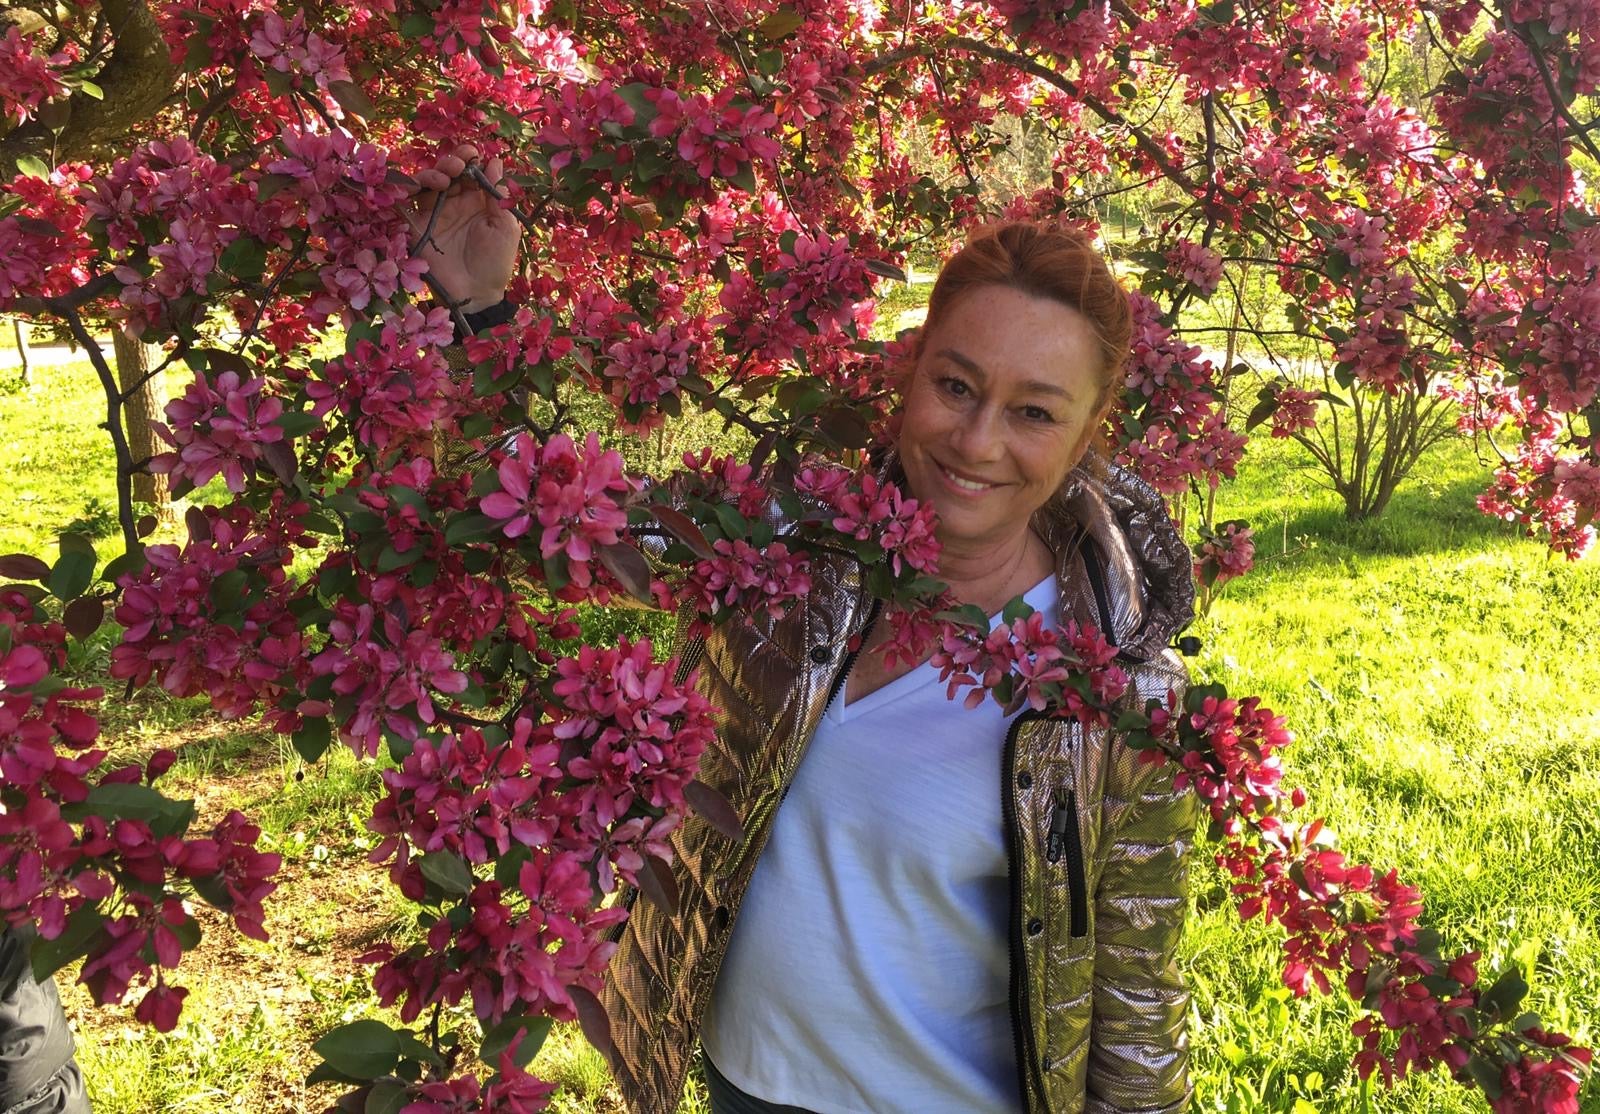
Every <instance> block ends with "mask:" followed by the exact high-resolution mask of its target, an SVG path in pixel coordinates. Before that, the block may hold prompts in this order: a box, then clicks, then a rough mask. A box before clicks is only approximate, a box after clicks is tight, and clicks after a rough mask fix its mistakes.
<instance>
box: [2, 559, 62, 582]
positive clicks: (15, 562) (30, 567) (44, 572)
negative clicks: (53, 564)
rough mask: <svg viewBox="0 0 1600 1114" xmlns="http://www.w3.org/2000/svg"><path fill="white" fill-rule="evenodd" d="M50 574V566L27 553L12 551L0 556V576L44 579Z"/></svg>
mask: <svg viewBox="0 0 1600 1114" xmlns="http://www.w3.org/2000/svg"><path fill="white" fill-rule="evenodd" d="M49 575H50V566H49V565H47V564H45V563H44V562H43V561H41V560H39V558H37V557H30V556H28V554H26V553H12V554H8V555H7V556H5V557H0V576H8V577H10V578H11V579H13V580H43V579H44V578H45V577H47V576H49Z"/></svg>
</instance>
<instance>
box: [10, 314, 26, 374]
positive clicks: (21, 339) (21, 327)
mask: <svg viewBox="0 0 1600 1114" xmlns="http://www.w3.org/2000/svg"><path fill="white" fill-rule="evenodd" d="M11 327H12V329H14V330H15V331H16V335H17V360H18V362H20V363H21V365H22V385H23V386H24V387H26V386H27V385H28V375H29V374H30V372H31V369H30V368H29V366H28V325H27V323H26V322H25V321H23V320H22V318H20V317H13V318H12V319H11Z"/></svg>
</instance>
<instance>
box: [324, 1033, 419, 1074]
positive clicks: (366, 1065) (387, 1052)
mask: <svg viewBox="0 0 1600 1114" xmlns="http://www.w3.org/2000/svg"><path fill="white" fill-rule="evenodd" d="M311 1050H312V1051H313V1052H315V1053H317V1054H318V1055H319V1056H321V1057H322V1058H323V1059H324V1060H326V1061H327V1062H328V1066H329V1067H331V1068H333V1069H334V1070H335V1071H337V1072H339V1073H341V1074H342V1075H347V1076H349V1077H351V1078H352V1079H359V1080H368V1079H376V1078H378V1076H380V1075H385V1074H387V1073H389V1072H390V1071H393V1070H394V1066H395V1064H397V1063H398V1062H399V1060H400V1038H399V1037H398V1036H397V1035H396V1034H395V1031H394V1030H393V1029H391V1028H389V1026H387V1025H385V1024H384V1023H383V1022H381V1021H372V1020H365V1021H352V1022H350V1024H348V1025H341V1026H339V1027H338V1028H337V1029H334V1030H332V1031H330V1032H328V1033H325V1034H323V1036H322V1038H321V1039H320V1040H318V1041H317V1042H316V1043H315V1044H313V1045H312V1046H311Z"/></svg>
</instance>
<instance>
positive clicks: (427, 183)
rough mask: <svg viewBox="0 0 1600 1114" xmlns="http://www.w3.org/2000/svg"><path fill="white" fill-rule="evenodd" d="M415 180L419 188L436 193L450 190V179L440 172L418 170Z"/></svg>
mask: <svg viewBox="0 0 1600 1114" xmlns="http://www.w3.org/2000/svg"><path fill="white" fill-rule="evenodd" d="M416 178H417V184H418V185H419V186H421V187H422V188H423V189H427V190H433V191H434V192H436V193H438V192H442V191H444V190H447V189H449V188H450V178H449V177H448V176H447V175H446V174H445V173H444V172H443V171H442V170H419V171H417V174H416Z"/></svg>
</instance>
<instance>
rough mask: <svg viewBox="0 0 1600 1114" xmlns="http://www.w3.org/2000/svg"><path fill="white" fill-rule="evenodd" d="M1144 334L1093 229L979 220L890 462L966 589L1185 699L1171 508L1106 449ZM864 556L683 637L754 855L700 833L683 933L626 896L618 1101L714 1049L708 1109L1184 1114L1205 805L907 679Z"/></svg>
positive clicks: (1184, 606)
mask: <svg viewBox="0 0 1600 1114" xmlns="http://www.w3.org/2000/svg"><path fill="white" fill-rule="evenodd" d="M1129 330H1130V322H1129V312H1128V306H1127V299H1126V295H1125V294H1124V292H1123V291H1122V290H1121V289H1120V288H1119V287H1118V286H1117V284H1116V282H1115V280H1114V278H1113V277H1112V276H1111V274H1110V272H1109V270H1108V269H1107V268H1106V265H1105V262H1104V260H1103V259H1102V258H1101V257H1100V256H1099V254H1098V253H1097V252H1095V251H1094V249H1093V248H1092V247H1091V246H1090V245H1089V244H1088V243H1087V242H1086V241H1085V240H1084V239H1083V238H1081V237H1080V236H1078V235H1076V234H1071V233H1066V232H1062V231H1059V230H1052V229H1048V228H1044V227H1040V226H1036V225H1031V224H1010V225H1004V226H1001V227H999V228H996V229H990V230H987V231H986V232H984V233H981V234H979V235H978V236H977V237H976V238H974V239H973V240H972V241H971V242H970V243H969V244H968V245H967V247H966V248H964V249H963V250H962V251H961V252H960V253H958V254H957V255H956V256H955V258H953V259H952V260H951V261H950V262H949V263H948V264H947V265H946V267H945V268H944V270H943V272H941V274H940V276H939V279H938V281H937V283H936V284H935V287H934V293H933V296H932V299H931V300H930V303H929V309H928V318H927V322H926V324H925V325H924V327H923V330H922V336H921V340H920V343H919V345H918V348H917V351H916V353H915V357H914V360H913V367H912V368H911V370H910V372H909V374H908V378H907V380H906V382H905V384H904V389H903V399H902V401H901V405H900V411H899V432H898V438H897V444H896V446H895V458H894V459H892V460H891V461H890V463H889V464H888V466H887V468H888V470H889V471H890V473H891V474H893V475H895V476H896V478H898V479H901V480H902V481H903V482H904V483H905V484H906V486H907V487H908V488H909V490H910V493H911V494H912V495H914V496H916V497H917V498H918V499H920V500H927V501H929V502H931V503H932V504H933V505H934V507H935V509H936V510H937V511H938V515H939V538H940V541H941V543H942V544H943V555H942V557H941V560H940V567H939V575H940V577H941V579H943V580H944V581H945V582H946V583H948V584H949V585H950V587H951V589H952V590H953V592H954V593H955V595H956V596H957V597H958V598H959V599H961V600H962V601H963V602H967V603H976V604H979V605H980V606H982V607H984V608H985V609H986V610H987V611H989V612H990V613H991V614H993V613H995V612H998V611H999V610H1000V608H1001V607H1002V606H1003V604H1004V603H1005V602H1006V601H1007V600H1009V599H1011V598H1012V597H1014V596H1018V595H1025V596H1026V598H1027V599H1028V601H1029V602H1030V603H1032V604H1034V605H1035V607H1036V608H1038V609H1039V610H1044V611H1046V612H1047V613H1050V614H1054V615H1055V616H1056V618H1057V621H1058V622H1064V621H1066V620H1068V619H1076V620H1078V621H1079V622H1085V623H1092V624H1094V625H1095V626H1097V627H1099V628H1101V629H1102V630H1103V631H1105V632H1106V633H1107V634H1109V635H1110V636H1111V637H1112V638H1113V639H1114V641H1115V642H1116V643H1117V645H1118V646H1119V647H1120V650H1121V663H1122V665H1123V667H1124V668H1125V669H1127V670H1128V671H1129V673H1130V674H1131V676H1132V678H1133V680H1134V686H1133V688H1134V692H1133V694H1131V695H1130V697H1129V699H1131V700H1140V701H1142V700H1143V699H1145V698H1147V697H1150V696H1165V695H1166V694H1167V692H1168V690H1169V689H1173V688H1179V689H1181V687H1182V685H1183V683H1184V672H1183V667H1182V666H1181V664H1179V662H1178V661H1177V659H1176V657H1175V656H1174V655H1173V654H1172V653H1171V652H1170V651H1168V650H1165V649H1164V648H1165V646H1166V645H1167V643H1168V642H1169V641H1170V640H1171V638H1172V636H1173V635H1174V634H1175V633H1176V632H1177V631H1178V630H1179V629H1180V628H1181V627H1182V626H1183V625H1184V624H1185V623H1186V622H1187V621H1188V619H1189V617H1190V612H1191V605H1192V587H1191V584H1190V572H1189V569H1190V565H1189V555H1188V552H1187V550H1186V549H1185V548H1184V546H1183V544H1182V542H1181V541H1180V539H1179V538H1178V536H1177V534H1176V532H1175V531H1174V529H1173V527H1172V525H1171V524H1170V522H1169V521H1168V520H1167V517H1166V515H1165V512H1164V510H1163V507H1162V504H1161V501H1160V499H1159V497H1158V496H1157V495H1156V494H1155V492H1153V491H1152V490H1151V489H1150V488H1148V487H1147V486H1146V485H1144V484H1143V483H1141V482H1139V481H1138V480H1136V479H1134V478H1133V477H1131V476H1130V475H1128V474H1127V473H1124V472H1122V471H1120V470H1118V469H1114V468H1108V467H1106V466H1105V465H1104V462H1103V460H1102V461H1099V462H1098V463H1095V462H1093V461H1092V458H1091V459H1086V456H1087V454H1088V452H1089V449H1090V446H1091V444H1092V442H1093V441H1094V439H1095V436H1096V433H1097V431H1098V430H1099V428H1100V426H1101V423H1102V421H1103V419H1104V417H1105V415H1106V413H1107V412H1108V410H1109V407H1110V404H1111V402H1112V400H1113V399H1115V397H1116V396H1117V393H1118V391H1119V388H1120V381H1121V375H1122V368H1123V365H1124V362H1125V360H1126V356H1127V347H1128V340H1129ZM861 571H862V570H861V569H860V568H859V567H857V566H856V565H855V564H854V563H853V562H850V561H849V560H847V559H844V558H837V559H833V560H831V561H824V562H821V563H820V564H819V565H818V566H816V567H814V569H813V575H812V580H813V584H814V588H813V592H812V595H811V596H810V598H809V599H808V600H807V601H806V603H805V605H804V606H803V607H797V608H796V609H794V610H793V611H792V612H791V613H790V614H789V615H788V616H786V617H785V618H784V619H783V620H781V621H776V622H774V621H770V620H769V621H752V622H750V623H748V624H738V625H735V624H730V625H727V626H724V627H721V628H718V629H717V630H715V631H713V632H712V633H711V634H710V635H708V636H707V637H706V638H705V639H704V640H702V641H701V642H699V643H697V644H693V645H691V646H690V647H689V648H688V649H687V651H686V665H692V666H695V667H698V668H699V669H700V670H701V676H702V678H703V679H702V687H703V689H704V691H705V692H706V694H707V695H708V696H709V697H710V698H711V699H712V701H713V703H715V704H717V705H718V706H719V707H721V708H722V709H724V712H725V725H724V727H723V730H722V732H721V737H720V739H719V741H718V744H717V745H716V746H715V747H713V748H711V749H708V751H707V752H706V754H705V755H704V757H703V758H702V761H701V771H700V778H701V779H702V780H704V781H706V782H707V783H708V784H710V785H711V786H712V787H714V788H716V789H718V790H720V791H721V792H722V793H723V794H724V795H725V796H727V797H728V799H729V800H730V801H731V802H732V803H733V805H734V808H735V809H736V810H737V811H738V813H739V814H740V816H741V817H742V818H743V820H744V824H745V838H744V840H743V841H742V842H741V843H739V844H737V845H735V844H733V843H732V842H731V841H729V840H727V839H726V838H725V837H723V836H721V835H719V834H717V833H716V832H715V831H714V830H713V829H712V828H711V827H710V825H708V824H706V823H704V822H703V821H700V820H698V819H694V818H691V819H689V820H687V821H686V822H685V824H684V827H683V828H682V830H681V831H680V833H679V834H678V838H677V839H676V841H675V843H676V850H677V853H678V859H677V862H676V863H675V864H674V874H675V875H676V877H677V881H678V884H679V889H680V907H679V911H678V913H677V915H676V916H668V915H666V914H665V913H663V912H662V911H661V910H659V909H656V908H655V907H653V906H649V905H647V904H645V903H638V904H635V905H634V907H633V916H632V918H631V920H630V921H629V923H628V925H627V926H626V927H625V929H624V931H623V933H622V936H621V938H620V941H619V948H618V952H617V954H616V956H615V958H614V959H613V961H612V968H611V970H612V974H613V977H612V980H611V982H610V984H609V985H608V988H607V993H606V995H605V998H604V1001H605V1004H606V1007H607V1009H608V1011H609V1012H610V1014H611V1016H612V1024H613V1035H614V1037H615V1039H616V1041H617V1046H618V1053H619V1054H618V1057H617V1063H616V1064H615V1065H614V1066H615V1069H616V1072H617V1076H618V1079H619V1082H620V1083H621V1085H622V1089H623V1092H624V1095H625V1096H626V1097H627V1099H628V1101H629V1103H630V1106H631V1107H632V1109H634V1110H635V1111H638V1112H640V1114H667V1112H670V1111H672V1110H674V1109H675V1108H676V1105H677V1100H678V1096H679V1093H680V1091H681V1087H682V1081H683V1075H684V1072H685V1070H686V1066H687V1063H688V1058H689V1055H690V1052H691V1049H692V1047H693V1043H694V1040H695V1038H696V1037H697V1036H700V1037H703V1039H704V1044H705V1052H706V1065H705V1066H706V1075H707V1079H708V1082H709V1083H710V1085H711V1089H712V1105H713V1110H714V1112H715V1114H745V1112H752V1111H771V1110H793V1109H800V1110H807V1111H816V1112H817V1114H843V1112H850V1114H856V1112H860V1114H866V1112H886V1111H918V1112H927V1111H952V1112H953V1111H976V1110H991V1111H1021V1110H1026V1111H1045V1110H1048V1111H1051V1112H1052V1114H1061V1112H1069V1111H1082V1110H1086V1111H1090V1112H1110V1111H1176V1110H1179V1109H1182V1108H1184V1107H1185V1106H1186V1105H1187V1103H1188V1098H1189V1088H1188V1082H1187V1074H1186V1062H1187V1046H1186V1039H1185V1033H1184V1023H1185V1012H1186V1009H1187V997H1186V995H1185V993H1184V990H1183V987H1182V983H1181V980H1180V978H1179V976H1178V973H1177V970H1176V968H1175V966H1174V963H1173V954H1174V951H1175V949H1176V946H1177V941H1178V935H1179V930H1180V927H1181V924H1182V919H1183V916H1184V913H1185V911H1186V907H1187V900H1186V895H1185V861H1186V858H1187V854H1188V851H1189V848H1190V845H1191V841H1192V833H1193V829H1194V824H1195V820H1196V816H1197V806H1196V802H1195V800H1194V798H1193V796H1192V794H1188V793H1175V792H1174V791H1173V789H1172V772H1171V770H1170V769H1158V768H1155V767H1151V766H1148V765H1142V764H1140V763H1139V762H1138V760H1137V756H1136V754H1135V753H1134V752H1132V751H1131V750H1130V749H1129V748H1128V747H1126V746H1124V745H1122V744H1121V743H1120V742H1119V741H1118V740H1117V739H1116V738H1115V737H1114V735H1112V733H1110V732H1105V731H1094V732H1090V733H1089V736H1088V738H1087V739H1085V738H1083V733H1082V731H1081V730H1080V729H1079V728H1078V727H1077V725H1076V724H1074V723H1072V722H1070V721H1066V720H1057V719H1051V718H1048V717H1042V716H1041V717H1032V716H1027V715H1024V716H1021V717H1017V718H1014V719H1012V720H1010V721H1007V720H1006V718H1005V717H1003V716H1002V715H1001V713H1000V711H999V710H998V708H996V707H995V706H994V705H993V704H992V703H991V704H989V705H986V706H984V707H982V708H979V709H976V710H972V711H967V710H964V709H963V708H961V707H960V705H959V704H955V703H951V702H948V701H947V700H946V699H945V694H944V687H943V686H942V685H940V684H939V683H938V679H937V673H936V672H935V671H934V670H933V669H932V667H931V666H928V665H926V664H924V665H922V666H918V667H916V668H915V669H910V670H907V669H905V668H904V667H901V668H899V669H890V668H889V667H888V666H886V665H885V664H884V662H883V660H882V658H881V656H879V655H877V654H876V653H875V652H874V651H875V641H876V636H877V634H878V632H875V631H872V630H870V629H869V628H870V618H869V617H870V616H871V615H872V614H873V608H872V606H871V601H870V600H869V599H868V598H867V597H866V596H865V594H864V593H863V591H862V590H861V586H860V585H861ZM864 630H865V631H866V639H865V648H864V649H863V651H862V652H861V653H860V654H858V655H856V656H855V657H854V659H853V660H852V659H851V658H850V657H849V656H847V655H846V654H845V652H844V647H845V646H846V644H847V643H848V642H849V640H850V638H851V637H852V636H853V635H855V634H856V633H858V632H862V631H864ZM802 756H804V761H802ZM780 803H782V805H783V807H782V809H781V810H780V809H779V807H778V806H779V804H780Z"/></svg>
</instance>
